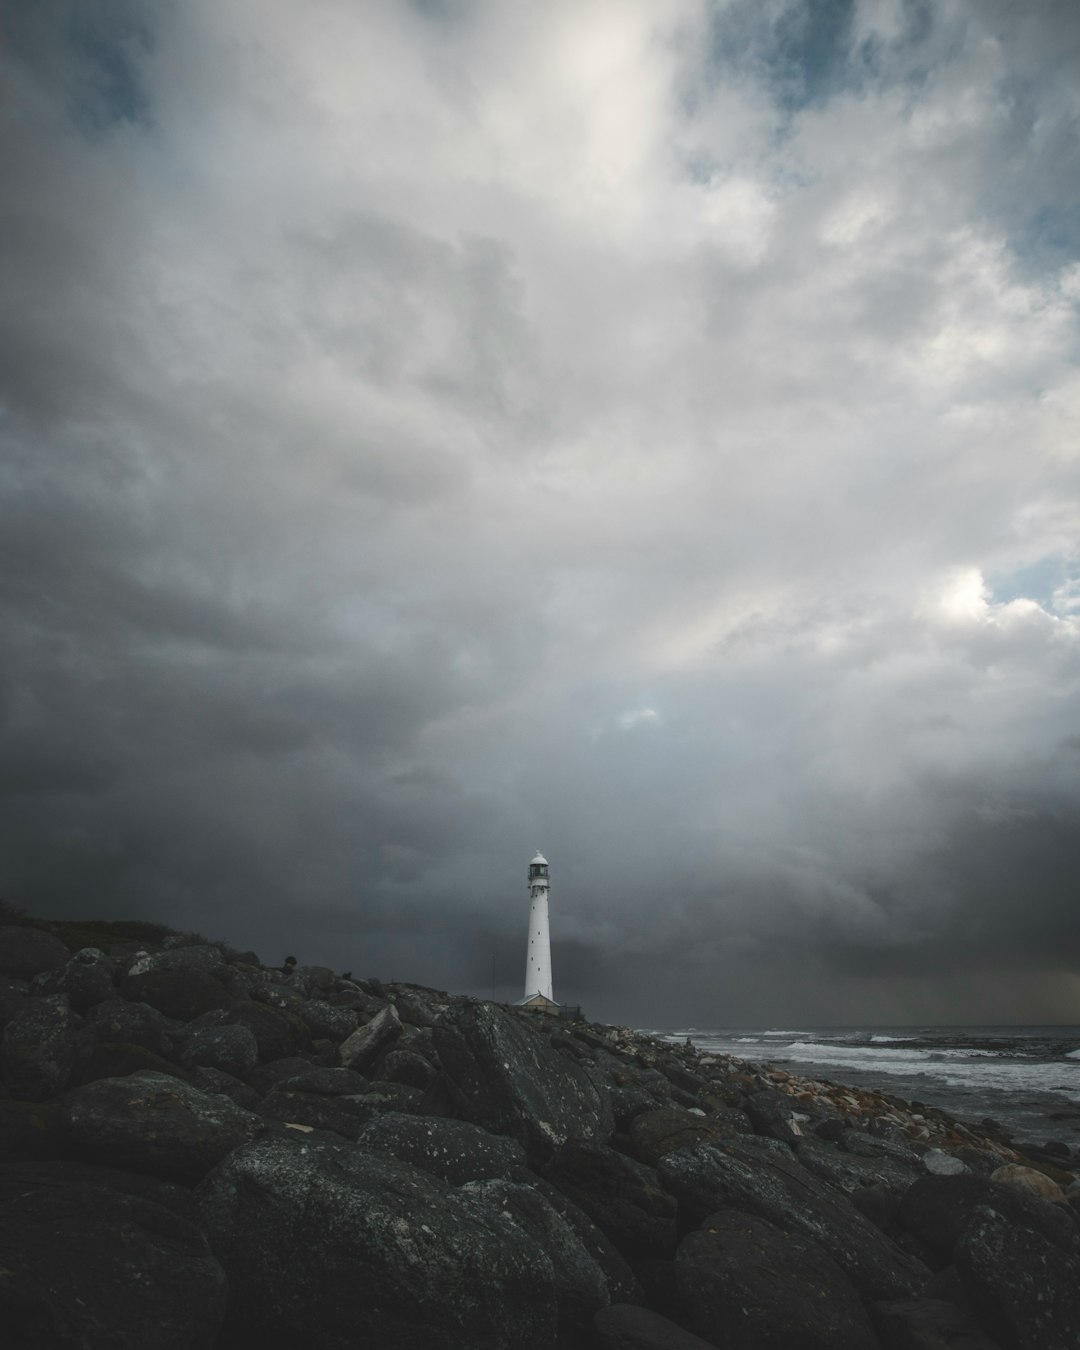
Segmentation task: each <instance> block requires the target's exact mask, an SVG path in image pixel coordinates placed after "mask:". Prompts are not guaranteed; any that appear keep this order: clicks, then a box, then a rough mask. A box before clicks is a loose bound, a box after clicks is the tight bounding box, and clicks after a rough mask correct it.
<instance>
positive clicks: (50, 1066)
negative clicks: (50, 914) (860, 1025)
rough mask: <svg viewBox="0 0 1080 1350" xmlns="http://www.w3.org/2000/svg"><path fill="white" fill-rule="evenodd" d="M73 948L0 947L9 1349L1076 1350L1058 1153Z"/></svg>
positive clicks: (476, 1015)
mask: <svg viewBox="0 0 1080 1350" xmlns="http://www.w3.org/2000/svg"><path fill="white" fill-rule="evenodd" d="M54 927H56V926H55V925H54ZM56 931H60V929H59V928H56ZM12 932H14V936H12ZM26 933H29V937H26V936H25V934H26ZM39 939H44V941H39ZM84 940H85V939H84ZM106 946H107V950H106V949H105V947H102V948H83V949H81V950H79V951H77V952H68V951H67V950H66V949H64V950H59V949H58V948H62V947H63V944H57V940H56V939H54V938H53V937H52V936H51V934H49V933H40V932H36V931H35V930H33V929H22V928H18V927H16V928H15V929H14V930H11V929H8V930H0V1028H2V1031H3V1040H2V1051H0V1158H3V1159H6V1160H7V1161H6V1163H5V1164H2V1165H0V1325H2V1326H3V1329H4V1332H5V1334H7V1333H9V1329H10V1328H16V1329H17V1336H16V1339H15V1340H14V1341H12V1340H11V1335H10V1334H9V1335H8V1342H6V1343H12V1344H14V1345H17V1346H19V1347H22V1346H25V1347H27V1350H37V1347H38V1346H41V1347H45V1346H48V1347H52V1346H56V1347H58V1350H65V1348H66V1347H67V1346H69V1345H70V1346H72V1347H76V1346H77V1347H79V1350H127V1347H129V1346H130V1347H134V1346H136V1345H138V1346H143V1345H151V1344H153V1345H155V1346H157V1345H161V1346H165V1347H176V1350H241V1347H247V1346H250V1345H259V1346H260V1347H266V1350H276V1348H280V1350H286V1347H288V1350H294V1347H295V1346H297V1345H304V1346H308V1347H311V1350H339V1348H340V1350H346V1347H348V1350H354V1347H356V1346H360V1345H378V1346H380V1347H381V1348H383V1347H384V1348H385V1350H430V1347H434V1346H439V1347H440V1350H442V1347H449V1348H450V1350H453V1348H454V1347H460V1350H474V1348H475V1350H607V1348H608V1347H615V1348H616V1350H702V1347H704V1348H705V1350H708V1347H709V1346H713V1347H716V1348H717V1350H739V1347H746V1350H787V1347H791V1350H814V1348H815V1347H822V1350H824V1348H825V1347H830V1350H831V1348H832V1347H836V1348H837V1350H842V1348H843V1347H851V1350H863V1348H864V1347H865V1350H1029V1347H1031V1348H1032V1350H1034V1347H1036V1346H1038V1347H1039V1350H1058V1348H1059V1347H1062V1348H1064V1347H1069V1348H1070V1350H1075V1347H1076V1346H1078V1345H1080V1314H1078V1308H1077V1295H1076V1290H1077V1289H1080V1209H1077V1200H1076V1197H1077V1195H1080V1186H1078V1185H1077V1182H1076V1176H1077V1172H1078V1169H1080V1159H1078V1158H1076V1157H1074V1156H1073V1154H1072V1153H1071V1151H1070V1150H1069V1148H1068V1146H1067V1145H1063V1144H1054V1141H1043V1142H1039V1143H1029V1144H1028V1145H1027V1146H1026V1148H1027V1151H1025V1150H1024V1149H1022V1148H1017V1147H1013V1146H1011V1144H1010V1141H1009V1139H1008V1137H1007V1136H1006V1135H1005V1134H1004V1133H1003V1132H1002V1130H1001V1129H1000V1128H999V1127H997V1126H993V1125H992V1123H989V1124H988V1125H987V1126H986V1130H985V1131H982V1130H980V1129H977V1128H972V1127H969V1126H964V1125H962V1124H960V1123H958V1122H957V1121H955V1120H952V1119H950V1118H949V1117H948V1116H946V1115H945V1114H944V1113H943V1112H940V1111H937V1110H935V1109H934V1108H932V1107H919V1108H918V1109H917V1110H916V1109H914V1108H912V1107H908V1106H906V1105H905V1104H904V1103H903V1102H900V1101H898V1100H897V1099H895V1098H889V1097H884V1096H882V1095H880V1094H877V1093H873V1092H858V1091H856V1090H854V1089H850V1088H844V1087H840V1086H838V1085H836V1084H829V1083H816V1082H813V1081H811V1080H808V1079H803V1078H799V1077H797V1076H795V1075H792V1074H788V1073H786V1072H783V1071H781V1070H779V1069H768V1070H766V1069H761V1068H758V1067H756V1066H754V1065H752V1064H747V1063H745V1062H743V1061H740V1060H736V1059H730V1058H727V1057H724V1056H712V1055H707V1054H701V1053H699V1052H697V1051H695V1050H694V1049H693V1048H691V1047H689V1046H684V1045H673V1044H669V1043H666V1042H664V1041H661V1040H657V1039H655V1038H653V1037H650V1036H647V1035H645V1034H642V1033H636V1032H632V1031H629V1030H627V1029H625V1028H619V1027H603V1026H598V1025H592V1024H587V1023H583V1022H570V1021H567V1020H564V1019H561V1018H552V1017H550V1016H547V1015H544V1014H538V1013H534V1012H529V1011H526V1010H523V1009H518V1008H512V1007H506V1006H502V1005H495V1004H487V1003H479V1002H477V1001H475V1000H471V999H467V998H462V997H459V996H455V995H452V994H447V993H442V992H440V991H436V990H426V989H422V988H420V987H419V986H416V985H394V984H384V983H381V982H379V981H378V980H373V979H371V980H368V979H364V980H353V979H351V978H348V979H347V978H345V977H342V976H338V975H336V974H335V973H334V972H333V971H332V970H330V969H329V968H327V967H322V966H304V967H300V968H298V969H296V970H293V971H291V972H288V973H286V972H284V971H280V970H275V969H273V968H267V967H262V966H260V965H259V964H258V962H257V960H256V958H255V957H254V956H253V955H252V954H251V953H250V952H248V953H245V954H243V955H237V954H235V953H231V952H230V951H228V949H225V948H222V947H220V946H217V945H215V944H209V943H205V942H199V941H194V940H192V939H190V938H182V937H180V936H176V937H175V938H170V939H168V940H167V941H166V942H162V943H160V945H159V946H158V947H157V948H155V949H153V950H149V951H147V950H145V949H144V950H138V949H136V948H134V947H132V948H131V949H130V950H129V949H127V948H124V947H119V948H117V947H113V946H108V945H107V944H106ZM5 961H6V963H7V964H6V965H5V964H4V962H5ZM1052 1145H1053V1146H1052ZM115 1169H120V1170H119V1171H117V1170H115ZM12 1334H13V1333H12Z"/></svg>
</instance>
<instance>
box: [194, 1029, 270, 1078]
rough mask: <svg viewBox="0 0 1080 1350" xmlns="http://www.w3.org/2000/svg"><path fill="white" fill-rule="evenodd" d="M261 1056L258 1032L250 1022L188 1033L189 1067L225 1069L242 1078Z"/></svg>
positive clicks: (224, 1070)
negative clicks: (244, 1024) (252, 1027)
mask: <svg viewBox="0 0 1080 1350" xmlns="http://www.w3.org/2000/svg"><path fill="white" fill-rule="evenodd" d="M258 1060H259V1045H258V1042H257V1041H256V1039H255V1033H254V1032H253V1031H252V1030H251V1028H250V1027H246V1026H238V1025H232V1026H224V1027H199V1028H198V1029H197V1030H195V1031H193V1032H191V1033H190V1035H188V1036H187V1037H185V1039H184V1045H183V1050H182V1052H181V1062H182V1063H183V1064H184V1065H185V1066H186V1067H187V1068H189V1069H190V1068H195V1067H196V1066H201V1067H203V1068H207V1069H221V1070H222V1071H223V1072H224V1073H228V1074H232V1075H233V1076H234V1077H236V1078H242V1077H243V1075H244V1074H245V1073H248V1072H250V1071H251V1070H252V1069H253V1068H254V1067H255V1065H256V1064H257V1063H258Z"/></svg>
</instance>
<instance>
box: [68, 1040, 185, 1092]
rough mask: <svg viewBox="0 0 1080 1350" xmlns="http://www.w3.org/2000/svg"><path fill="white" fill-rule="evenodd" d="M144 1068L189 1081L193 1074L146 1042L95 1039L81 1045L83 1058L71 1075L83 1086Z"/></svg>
mask: <svg viewBox="0 0 1080 1350" xmlns="http://www.w3.org/2000/svg"><path fill="white" fill-rule="evenodd" d="M143 1069H153V1070H155V1071H156V1072H157V1073H167V1074H171V1075H173V1076H174V1077H176V1078H182V1079H183V1080H184V1081H185V1082H188V1081H189V1080H190V1077H191V1075H190V1074H189V1073H188V1071H187V1069H182V1068H181V1067H180V1066H179V1065H178V1064H174V1063H172V1061H171V1060H168V1059H166V1058H165V1057H164V1056H163V1055H155V1054H154V1052H153V1050H147V1049H146V1047H145V1046H143V1045H128V1044H125V1043H124V1042H123V1041H120V1042H116V1043H112V1042H108V1041H106V1042H104V1043H102V1044H98V1043H97V1042H94V1043H92V1044H90V1045H89V1046H88V1047H87V1046H85V1045H84V1046H81V1047H80V1050H79V1058H78V1060H77V1061H76V1064H75V1069H74V1071H73V1073H72V1075H71V1083H70V1086H71V1087H80V1086H82V1085H83V1084H84V1083H94V1082H96V1081H97V1080H98V1079H99V1078H126V1077H127V1076H128V1074H132V1073H138V1072H139V1071H140V1070H143Z"/></svg>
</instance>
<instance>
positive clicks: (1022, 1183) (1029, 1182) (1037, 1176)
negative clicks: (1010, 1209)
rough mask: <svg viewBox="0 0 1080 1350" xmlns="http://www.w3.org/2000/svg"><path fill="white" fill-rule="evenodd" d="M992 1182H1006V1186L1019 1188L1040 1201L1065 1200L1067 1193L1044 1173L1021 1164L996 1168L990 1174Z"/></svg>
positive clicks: (1010, 1164) (1008, 1164)
mask: <svg viewBox="0 0 1080 1350" xmlns="http://www.w3.org/2000/svg"><path fill="white" fill-rule="evenodd" d="M990 1180H991V1181H1001V1182H1004V1184H1005V1185H1006V1186H1017V1187H1019V1189H1020V1190H1022V1191H1027V1192H1028V1194H1029V1195H1034V1196H1037V1197H1038V1198H1039V1199H1040V1200H1051V1201H1061V1200H1064V1199H1065V1192H1064V1191H1063V1190H1062V1189H1061V1187H1060V1186H1059V1185H1058V1184H1057V1182H1056V1181H1051V1179H1050V1178H1049V1177H1048V1176H1047V1175H1046V1174H1045V1173H1044V1172H1038V1171H1036V1170H1035V1168H1034V1167H1022V1166H1021V1165H1020V1164H1019V1163H1006V1164H1005V1165H1004V1166H1003V1167H998V1168H995V1169H994V1171H993V1172H991V1174H990Z"/></svg>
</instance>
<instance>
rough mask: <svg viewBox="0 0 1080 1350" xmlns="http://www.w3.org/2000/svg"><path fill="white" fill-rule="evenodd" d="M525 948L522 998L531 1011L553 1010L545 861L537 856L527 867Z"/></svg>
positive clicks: (554, 1006) (547, 881)
mask: <svg viewBox="0 0 1080 1350" xmlns="http://www.w3.org/2000/svg"><path fill="white" fill-rule="evenodd" d="M526 884H527V885H528V888H529V945H528V947H527V949H526V952H525V997H524V998H523V999H522V1000H521V1002H522V1004H523V1005H525V1006H528V1007H533V1008H557V1007H558V1006H559V1005H558V1004H557V1003H556V1002H555V999H554V997H553V995H552V992H551V935H550V933H549V931H548V889H549V887H550V885H551V880H550V877H549V875H548V861H547V859H546V858H545V857H544V855H543V854H542V853H539V852H538V853H537V855H536V857H535V858H533V860H532V862H531V863H529V879H528V882H527V883H526Z"/></svg>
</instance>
